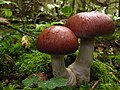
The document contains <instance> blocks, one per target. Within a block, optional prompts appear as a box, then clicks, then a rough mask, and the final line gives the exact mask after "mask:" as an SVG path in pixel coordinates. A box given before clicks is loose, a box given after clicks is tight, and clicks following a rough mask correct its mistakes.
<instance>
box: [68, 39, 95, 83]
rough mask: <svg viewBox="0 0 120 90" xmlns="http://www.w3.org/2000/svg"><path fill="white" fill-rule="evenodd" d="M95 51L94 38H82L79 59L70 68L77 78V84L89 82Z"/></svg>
mask: <svg viewBox="0 0 120 90" xmlns="http://www.w3.org/2000/svg"><path fill="white" fill-rule="evenodd" d="M93 51H94V38H90V39H88V38H87V39H86V38H81V41H80V49H79V54H78V57H77V58H76V60H75V62H74V63H72V64H71V65H70V66H69V67H68V68H69V69H70V70H71V71H72V72H74V74H75V75H76V77H77V84H78V85H80V84H81V83H82V82H89V80H90V67H91V62H92V55H93Z"/></svg>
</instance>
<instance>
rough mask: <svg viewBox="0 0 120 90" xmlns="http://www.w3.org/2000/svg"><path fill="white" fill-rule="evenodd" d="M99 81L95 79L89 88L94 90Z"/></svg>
mask: <svg viewBox="0 0 120 90" xmlns="http://www.w3.org/2000/svg"><path fill="white" fill-rule="evenodd" d="M99 82H100V80H97V81H96V82H95V83H94V84H93V86H92V88H91V89H90V90H94V89H95V87H96V86H97V84H98V83H99Z"/></svg>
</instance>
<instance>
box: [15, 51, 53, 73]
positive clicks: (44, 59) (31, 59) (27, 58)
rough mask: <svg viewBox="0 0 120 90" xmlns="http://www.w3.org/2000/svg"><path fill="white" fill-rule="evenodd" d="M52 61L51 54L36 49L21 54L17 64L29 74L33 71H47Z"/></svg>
mask: <svg viewBox="0 0 120 90" xmlns="http://www.w3.org/2000/svg"><path fill="white" fill-rule="evenodd" d="M50 63H51V57H50V56H49V55H47V54H44V53H41V52H38V51H36V52H34V53H31V54H25V53H24V54H23V55H21V56H20V60H18V62H16V66H17V67H18V68H19V70H21V71H23V72H25V73H27V74H29V73H31V72H47V70H48V66H49V64H50Z"/></svg>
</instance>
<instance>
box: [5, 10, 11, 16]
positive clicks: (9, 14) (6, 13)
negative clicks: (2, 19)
mask: <svg viewBox="0 0 120 90" xmlns="http://www.w3.org/2000/svg"><path fill="white" fill-rule="evenodd" d="M4 13H5V16H7V17H11V16H12V11H11V10H10V9H4Z"/></svg>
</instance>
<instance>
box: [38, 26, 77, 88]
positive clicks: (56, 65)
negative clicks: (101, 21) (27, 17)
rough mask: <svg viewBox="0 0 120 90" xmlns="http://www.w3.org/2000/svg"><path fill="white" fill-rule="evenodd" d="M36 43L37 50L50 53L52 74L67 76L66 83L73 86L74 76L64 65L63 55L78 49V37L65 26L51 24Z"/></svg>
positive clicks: (74, 83)
mask: <svg viewBox="0 0 120 90" xmlns="http://www.w3.org/2000/svg"><path fill="white" fill-rule="evenodd" d="M36 44H37V48H38V50H39V51H41V52H44V53H48V54H51V57H52V69H53V75H54V76H55V77H63V78H67V79H68V81H67V85H68V86H75V85H76V76H75V74H74V73H73V72H72V71H71V70H70V69H68V68H66V67H65V63H64V55H66V54H69V53H73V52H75V51H76V50H77V49H78V39H77V37H76V36H75V34H74V33H73V32H72V31H71V30H70V29H69V28H67V27H64V26H51V27H48V28H46V29H45V30H44V31H43V32H42V33H41V34H40V35H39V37H38V39H37V43H36Z"/></svg>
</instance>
